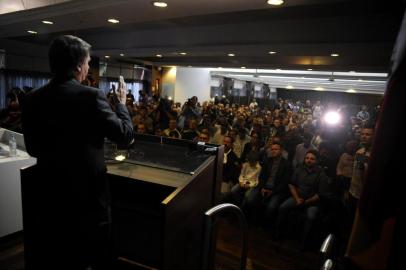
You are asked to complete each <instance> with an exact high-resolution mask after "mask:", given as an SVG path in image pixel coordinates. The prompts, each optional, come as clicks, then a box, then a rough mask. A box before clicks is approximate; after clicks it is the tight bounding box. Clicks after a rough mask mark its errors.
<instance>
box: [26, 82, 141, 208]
mask: <svg viewBox="0 0 406 270" xmlns="http://www.w3.org/2000/svg"><path fill="white" fill-rule="evenodd" d="M22 109H23V111H22V112H23V113H22V121H23V133H24V139H25V145H26V148H27V151H28V153H29V154H30V155H31V156H34V157H36V158H37V164H38V166H39V168H40V169H41V171H42V173H43V177H41V178H42V179H38V184H39V185H40V184H41V185H43V193H44V194H41V195H42V196H48V195H49V200H51V203H55V204H59V207H61V205H62V206H66V207H65V208H66V210H69V209H74V210H72V212H73V211H82V212H83V214H84V215H86V214H87V213H89V212H92V211H94V209H95V207H97V206H96V205H97V204H98V203H99V202H100V196H102V195H103V193H104V192H105V191H106V181H105V172H106V165H105V163H104V150H103V145H104V138H105V137H107V138H109V139H110V140H112V141H115V142H117V143H123V144H129V143H130V142H131V141H132V140H133V127H132V122H131V119H130V116H129V113H128V111H127V108H126V107H125V106H124V105H121V104H118V105H117V108H116V112H113V111H112V110H111V108H110V105H109V103H108V101H107V99H106V97H105V94H104V93H103V92H102V91H101V90H99V89H96V88H92V87H87V86H83V85H81V84H79V83H78V82H77V81H76V80H74V79H72V80H67V81H62V82H57V81H55V80H54V81H51V82H50V83H49V84H47V85H45V86H43V87H41V88H39V89H37V90H34V91H32V92H31V93H30V94H28V95H27V97H26V99H25V101H24V104H23V108H22ZM62 208H63V207H62ZM75 213H77V212H75Z"/></svg>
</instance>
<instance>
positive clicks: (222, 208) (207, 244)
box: [202, 203, 248, 270]
mask: <svg viewBox="0 0 406 270" xmlns="http://www.w3.org/2000/svg"><path fill="white" fill-rule="evenodd" d="M224 212H231V213H234V214H236V215H237V216H238V219H239V223H240V226H241V238H242V248H241V258H240V268H239V269H240V270H245V267H246V264H247V252H248V247H247V235H248V232H247V228H248V226H247V221H246V220H245V216H244V213H243V212H242V211H241V209H240V208H239V207H238V206H236V205H234V204H231V203H223V204H219V205H217V206H214V207H213V208H211V209H209V210H207V211H206V213H205V214H204V215H205V224H206V226H205V238H204V248H203V262H202V270H210V268H209V267H210V260H209V256H210V252H211V247H212V243H211V240H212V232H213V227H214V225H215V220H214V218H215V217H216V216H217V215H218V214H220V213H224Z"/></svg>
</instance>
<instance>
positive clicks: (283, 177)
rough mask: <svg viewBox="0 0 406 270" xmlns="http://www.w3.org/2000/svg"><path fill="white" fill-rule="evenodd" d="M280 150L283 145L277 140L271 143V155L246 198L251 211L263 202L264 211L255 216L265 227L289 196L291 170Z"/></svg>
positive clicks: (265, 161)
mask: <svg viewBox="0 0 406 270" xmlns="http://www.w3.org/2000/svg"><path fill="white" fill-rule="evenodd" d="M282 151H283V147H282V145H281V144H280V143H279V142H274V143H272V145H271V156H270V157H269V158H268V159H266V160H264V162H263V164H262V170H261V173H260V175H259V184H258V186H257V187H256V189H255V190H254V192H253V193H252V196H251V197H250V198H249V200H247V208H248V209H250V211H251V212H255V210H254V209H257V208H258V207H257V206H258V204H260V203H262V204H264V206H265V212H264V213H263V215H260V216H257V218H259V219H260V220H261V221H262V222H263V225H264V226H266V228H268V227H269V224H271V223H272V221H273V220H274V219H275V217H276V214H277V210H278V207H279V205H280V204H281V203H282V202H283V201H284V200H285V199H286V198H287V197H288V196H289V188H288V181H289V178H290V175H291V170H290V165H289V163H288V161H287V160H286V159H285V158H284V157H282ZM257 214H258V213H257Z"/></svg>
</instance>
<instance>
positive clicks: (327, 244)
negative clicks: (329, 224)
mask: <svg viewBox="0 0 406 270" xmlns="http://www.w3.org/2000/svg"><path fill="white" fill-rule="evenodd" d="M334 240H335V239H334V235H332V234H329V235H328V236H327V237H326V239H324V241H323V244H322V245H321V247H320V253H322V254H329V253H331V251H332V248H333V244H334Z"/></svg>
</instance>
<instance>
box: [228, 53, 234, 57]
mask: <svg viewBox="0 0 406 270" xmlns="http://www.w3.org/2000/svg"><path fill="white" fill-rule="evenodd" d="M227 55H228V56H230V57H233V56H235V54H233V53H229V54H227Z"/></svg>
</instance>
